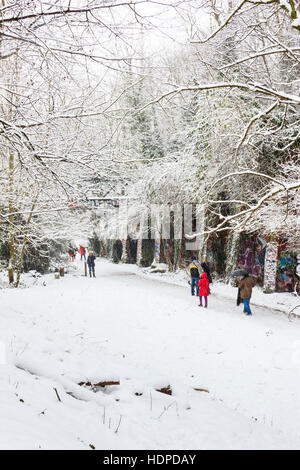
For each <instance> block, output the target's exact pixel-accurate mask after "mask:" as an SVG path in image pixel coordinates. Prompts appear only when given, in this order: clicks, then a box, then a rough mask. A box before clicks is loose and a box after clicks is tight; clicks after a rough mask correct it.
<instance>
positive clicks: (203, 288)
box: [198, 273, 209, 308]
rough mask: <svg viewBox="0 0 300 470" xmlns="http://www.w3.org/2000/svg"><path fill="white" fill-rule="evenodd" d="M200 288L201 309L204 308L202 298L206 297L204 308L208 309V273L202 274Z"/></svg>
mask: <svg viewBox="0 0 300 470" xmlns="http://www.w3.org/2000/svg"><path fill="white" fill-rule="evenodd" d="M198 287H199V300H200V304H199V307H202V297H204V304H205V305H204V307H205V308H207V297H208V296H209V280H208V278H207V274H206V273H202V274H201V277H200V281H199V282H198Z"/></svg>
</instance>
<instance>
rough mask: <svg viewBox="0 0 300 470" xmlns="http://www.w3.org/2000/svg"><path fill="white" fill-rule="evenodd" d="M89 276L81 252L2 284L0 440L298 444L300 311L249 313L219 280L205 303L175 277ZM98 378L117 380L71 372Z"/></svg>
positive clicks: (127, 271)
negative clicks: (52, 268) (38, 273)
mask: <svg viewBox="0 0 300 470" xmlns="http://www.w3.org/2000/svg"><path fill="white" fill-rule="evenodd" d="M96 276H97V277H96V278H95V279H93V278H92V279H90V278H85V277H84V276H83V265H82V263H81V262H80V261H79V260H78V261H77V262H76V264H75V265H74V266H72V269H71V271H70V272H69V273H68V274H67V275H66V276H65V277H64V278H61V279H58V280H57V279H54V275H53V274H51V275H46V276H42V277H40V278H35V279H34V278H32V282H31V283H32V284H33V285H32V286H31V287H29V288H25V289H18V290H16V289H3V290H1V291H0V302H1V303H0V305H1V311H0V340H1V341H2V343H0V362H1V365H0V370H1V374H0V395H1V400H0V416H1V420H0V448H1V449H39V448H41V449H90V445H92V446H94V447H95V448H96V449H271V448H277V449H300V429H299V422H300V393H299V385H300V320H297V319H295V320H294V321H293V322H289V321H288V319H287V317H286V315H284V314H283V313H280V312H278V311H277V310H272V309H271V308H270V307H259V306H253V307H252V309H253V316H252V317H246V316H244V315H243V314H242V313H241V310H242V309H241V308H238V307H236V304H235V295H236V290H234V289H232V293H231V288H227V286H223V285H219V284H215V285H214V286H213V289H212V295H211V296H210V297H209V308H208V309H203V308H199V307H198V305H197V299H196V297H192V296H191V295H190V293H189V286H188V285H187V283H186V281H184V279H182V284H183V285H180V282H179V281H178V282H177V281H176V279H173V281H174V283H172V276H171V275H166V276H165V277H164V275H160V274H147V271H145V270H141V269H139V268H137V267H135V266H129V265H114V264H112V263H109V262H108V261H106V260H99V259H97V260H96ZM29 278H30V276H27V279H29ZM25 279H26V276H25ZM163 280H167V281H168V282H161V281H163ZM26 282H27V281H26ZM175 282H177V284H179V285H176V283H175ZM34 284H36V285H34ZM288 295H289V294H287V295H285V294H284V295H283V296H282V295H281V294H280V296H281V297H278V299H277V301H276V303H277V304H278V302H279V299H280V301H281V303H283V304H286V302H285V300H284V299H285V298H286V297H287V296H288ZM230 296H231V297H232V298H230ZM256 296H258V297H257V298H259V301H257V302H256V303H260V302H263V300H261V299H264V297H263V294H261V293H260V292H256V291H255V292H254V299H253V301H255V300H256ZM265 298H266V299H271V298H272V296H270V295H265ZM289 298H291V299H292V298H293V297H292V296H290V297H289ZM267 302H270V300H267ZM274 302H275V301H274ZM278 305H279V304H278ZM278 305H277V306H276V308H279V307H278ZM273 306H275V305H273ZM283 307H285V305H284V306H283ZM283 310H284V309H283ZM100 381H116V382H118V381H119V382H120V385H113V386H107V387H105V388H100V387H98V389H97V391H96V392H94V391H91V390H90V389H89V388H88V387H84V386H80V385H78V384H79V383H80V382H91V383H98V382H100ZM168 385H170V387H171V389H172V395H166V394H163V393H160V392H158V391H156V389H159V388H161V387H167V386H168ZM195 389H205V390H207V391H203V390H202V391H199V390H195ZM60 400H61V401H60Z"/></svg>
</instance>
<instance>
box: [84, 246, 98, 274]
mask: <svg viewBox="0 0 300 470" xmlns="http://www.w3.org/2000/svg"><path fill="white" fill-rule="evenodd" d="M95 259H96V257H95V256H94V252H93V251H90V252H89V256H88V258H87V261H86V262H87V265H88V267H89V273H90V277H92V273H93V277H96V276H95Z"/></svg>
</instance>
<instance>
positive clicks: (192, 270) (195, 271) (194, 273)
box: [190, 266, 199, 277]
mask: <svg viewBox="0 0 300 470" xmlns="http://www.w3.org/2000/svg"><path fill="white" fill-rule="evenodd" d="M190 273H191V276H192V277H199V269H198V266H191V267H190Z"/></svg>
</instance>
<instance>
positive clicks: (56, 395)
mask: <svg viewBox="0 0 300 470" xmlns="http://www.w3.org/2000/svg"><path fill="white" fill-rule="evenodd" d="M53 390H54V391H55V393H56V396H57V398H58V401H61V399H60V396H59V395H58V392H57V390H56V388H54V387H53Z"/></svg>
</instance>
